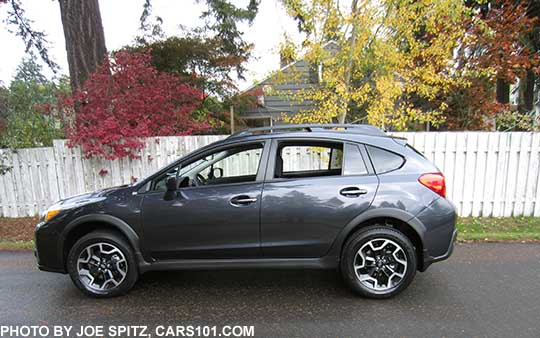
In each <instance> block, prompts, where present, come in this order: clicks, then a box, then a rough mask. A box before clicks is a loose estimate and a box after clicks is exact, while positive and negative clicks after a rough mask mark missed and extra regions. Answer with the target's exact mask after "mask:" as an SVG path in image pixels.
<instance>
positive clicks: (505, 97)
mask: <svg viewBox="0 0 540 338" xmlns="http://www.w3.org/2000/svg"><path fill="white" fill-rule="evenodd" d="M497 102H499V103H504V104H508V103H510V83H508V82H507V81H506V80H504V79H500V78H499V79H497Z"/></svg>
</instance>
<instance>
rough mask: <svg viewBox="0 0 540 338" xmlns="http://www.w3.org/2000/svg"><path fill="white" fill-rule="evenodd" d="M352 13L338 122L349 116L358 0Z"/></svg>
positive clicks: (343, 121)
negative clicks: (348, 49) (347, 57)
mask: <svg viewBox="0 0 540 338" xmlns="http://www.w3.org/2000/svg"><path fill="white" fill-rule="evenodd" d="M351 14H352V17H353V20H352V21H353V23H352V25H353V26H352V31H351V38H350V47H349V48H350V51H349V59H348V60H347V69H346V70H345V93H344V96H345V97H344V98H343V104H342V109H343V111H342V112H341V113H340V114H339V115H338V117H337V119H338V123H345V118H346V117H347V111H348V109H349V103H350V99H349V92H350V90H351V89H350V87H351V76H352V71H353V56H354V49H355V48H356V35H357V31H358V25H359V23H358V20H357V19H356V17H357V14H358V0H353V2H352V9H351Z"/></svg>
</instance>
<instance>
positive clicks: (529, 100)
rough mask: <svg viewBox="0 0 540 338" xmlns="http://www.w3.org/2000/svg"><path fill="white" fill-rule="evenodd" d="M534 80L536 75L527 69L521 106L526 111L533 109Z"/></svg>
mask: <svg viewBox="0 0 540 338" xmlns="http://www.w3.org/2000/svg"><path fill="white" fill-rule="evenodd" d="M535 82H536V76H535V74H534V72H533V71H532V70H528V71H527V77H526V78H525V90H524V92H523V108H524V110H525V111H526V112H530V111H532V110H533V104H534V83H535Z"/></svg>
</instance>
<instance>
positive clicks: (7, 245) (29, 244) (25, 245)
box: [0, 239, 34, 250]
mask: <svg viewBox="0 0 540 338" xmlns="http://www.w3.org/2000/svg"><path fill="white" fill-rule="evenodd" d="M33 249H34V241H10V240H3V239H0V250H33Z"/></svg>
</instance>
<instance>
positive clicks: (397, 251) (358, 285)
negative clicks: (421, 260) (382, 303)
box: [341, 226, 416, 298]
mask: <svg viewBox="0 0 540 338" xmlns="http://www.w3.org/2000/svg"><path fill="white" fill-rule="evenodd" d="M341 273H342V275H343V279H344V280H345V282H346V283H347V284H348V285H349V287H350V288H351V289H352V290H353V291H355V292H356V293H357V294H359V295H361V296H364V297H368V298H388V297H392V296H394V295H396V294H397V293H399V292H401V291H403V290H404V289H405V288H407V286H409V284H410V283H411V281H412V280H413V278H414V275H415V273H416V254H415V250H414V246H413V245H412V243H411V241H410V240H409V239H408V238H407V237H406V236H405V235H404V234H403V233H401V232H400V231H398V230H396V229H393V228H389V227H385V226H369V227H366V228H364V229H361V230H360V231H358V232H356V233H355V234H353V235H352V236H351V237H350V238H349V239H348V240H347V242H346V243H345V246H344V248H343V251H342V254H341Z"/></svg>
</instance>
